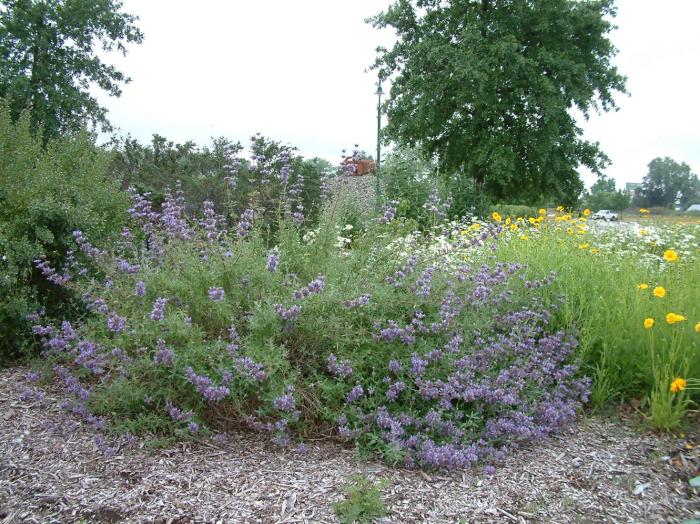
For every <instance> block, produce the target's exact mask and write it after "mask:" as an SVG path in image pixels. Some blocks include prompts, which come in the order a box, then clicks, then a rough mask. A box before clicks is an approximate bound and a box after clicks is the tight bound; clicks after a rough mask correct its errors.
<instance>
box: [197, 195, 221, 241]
mask: <svg viewBox="0 0 700 524" xmlns="http://www.w3.org/2000/svg"><path fill="white" fill-rule="evenodd" d="M203 206H204V220H203V221H201V222H200V225H201V226H202V227H203V228H204V231H206V232H207V240H209V242H214V241H215V240H217V239H218V238H219V231H218V220H217V216H216V213H215V212H214V203H213V202H212V201H211V200H205V201H204V204H203Z"/></svg>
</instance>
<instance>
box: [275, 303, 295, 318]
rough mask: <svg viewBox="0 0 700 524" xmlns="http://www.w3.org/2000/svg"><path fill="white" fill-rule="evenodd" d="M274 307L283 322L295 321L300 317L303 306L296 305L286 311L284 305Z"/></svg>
mask: <svg viewBox="0 0 700 524" xmlns="http://www.w3.org/2000/svg"><path fill="white" fill-rule="evenodd" d="M273 307H274V308H275V312H276V313H277V315H278V316H279V317H280V318H281V319H282V320H287V321H289V320H294V319H295V318H297V317H298V316H299V313H301V306H299V305H297V304H294V305H293V306H291V307H289V308H288V309H285V307H284V306H283V305H282V304H275V305H274V306H273Z"/></svg>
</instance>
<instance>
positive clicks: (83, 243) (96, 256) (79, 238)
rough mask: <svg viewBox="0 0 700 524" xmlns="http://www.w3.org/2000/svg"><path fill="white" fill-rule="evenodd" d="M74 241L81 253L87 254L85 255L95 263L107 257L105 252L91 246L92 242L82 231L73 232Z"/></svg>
mask: <svg viewBox="0 0 700 524" xmlns="http://www.w3.org/2000/svg"><path fill="white" fill-rule="evenodd" d="M73 240H75V243H76V244H78V246H79V247H80V251H82V252H83V253H85V255H87V256H88V257H89V258H91V259H92V260H94V261H95V262H99V261H100V260H101V259H102V257H103V256H104V255H105V252H104V251H100V250H99V249H97V248H96V247H95V246H93V245H92V244H90V242H88V240H87V238H85V236H84V235H83V233H82V231H79V230H75V231H73Z"/></svg>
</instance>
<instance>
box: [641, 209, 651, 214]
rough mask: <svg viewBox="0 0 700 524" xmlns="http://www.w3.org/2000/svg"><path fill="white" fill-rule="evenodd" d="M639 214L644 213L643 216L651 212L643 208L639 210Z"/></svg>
mask: <svg viewBox="0 0 700 524" xmlns="http://www.w3.org/2000/svg"><path fill="white" fill-rule="evenodd" d="M639 212H640V213H642V214H644V213H648V212H649V210H648V209H644V208H641V209H640V210H639Z"/></svg>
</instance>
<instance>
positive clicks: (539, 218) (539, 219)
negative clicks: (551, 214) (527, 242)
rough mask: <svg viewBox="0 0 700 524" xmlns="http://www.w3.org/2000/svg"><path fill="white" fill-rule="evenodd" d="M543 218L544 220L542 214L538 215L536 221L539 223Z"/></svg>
mask: <svg viewBox="0 0 700 524" xmlns="http://www.w3.org/2000/svg"><path fill="white" fill-rule="evenodd" d="M543 220H544V217H543V216H539V217H537V220H536V222H537V223H538V224H541V223H542V221H543Z"/></svg>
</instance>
